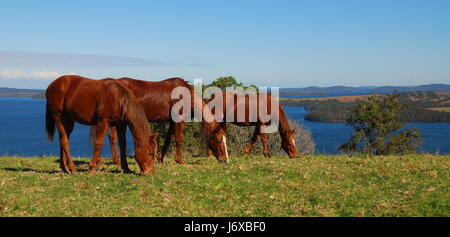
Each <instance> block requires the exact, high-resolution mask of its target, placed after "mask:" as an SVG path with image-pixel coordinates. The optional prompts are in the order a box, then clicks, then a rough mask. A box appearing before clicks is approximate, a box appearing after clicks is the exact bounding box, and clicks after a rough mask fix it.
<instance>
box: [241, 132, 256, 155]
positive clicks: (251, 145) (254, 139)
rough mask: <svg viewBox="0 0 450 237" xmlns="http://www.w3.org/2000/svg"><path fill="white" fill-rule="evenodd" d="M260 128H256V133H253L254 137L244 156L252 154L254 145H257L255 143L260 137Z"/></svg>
mask: <svg viewBox="0 0 450 237" xmlns="http://www.w3.org/2000/svg"><path fill="white" fill-rule="evenodd" d="M259 134H260V133H259V127H256V129H255V131H254V132H253V135H252V137H251V138H250V142H249V143H248V144H247V146H246V147H245V150H244V156H245V155H248V153H250V151H251V150H252V148H253V145H254V144H255V142H256V141H257V140H258V136H259Z"/></svg>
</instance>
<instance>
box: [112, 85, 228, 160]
mask: <svg viewBox="0 0 450 237" xmlns="http://www.w3.org/2000/svg"><path fill="white" fill-rule="evenodd" d="M117 81H119V82H120V83H121V84H122V85H124V86H126V87H127V88H129V89H130V90H131V91H132V92H133V94H134V95H135V97H136V98H137V101H138V102H139V104H140V105H141V106H142V107H143V108H144V111H145V113H146V116H147V119H148V121H149V122H156V123H161V122H169V130H168V131H167V134H166V139H165V141H164V146H163V148H162V151H161V153H160V154H159V156H158V161H159V162H160V163H162V162H163V160H164V156H165V155H166V153H167V150H168V148H169V145H170V142H171V139H172V137H173V136H174V137H175V142H176V145H177V150H176V153H175V161H176V162H177V163H178V164H184V161H183V160H182V142H183V128H184V121H181V122H175V121H174V120H173V119H172V117H171V111H172V108H173V106H174V104H176V103H177V102H178V101H179V99H172V98H171V95H172V92H173V90H174V89H175V88H178V87H181V88H186V89H188V90H189V92H190V94H191V108H194V107H196V106H197V107H200V108H201V109H203V108H204V102H203V100H201V102H200V103H202V104H196V103H195V102H194V89H193V88H192V86H190V85H189V84H188V83H187V82H186V81H185V80H183V79H181V78H170V79H166V80H163V81H159V82H152V81H142V80H136V79H131V78H121V79H117ZM191 111H192V112H193V111H194V109H192V110H191ZM121 129H123V128H121ZM202 129H203V130H205V131H207V132H206V133H207V135H206V136H207V138H206V141H205V142H207V145H208V147H209V148H210V149H211V150H212V151H213V153H214V155H215V156H216V158H217V159H218V160H219V161H227V160H228V155H227V152H226V141H224V137H225V136H224V134H225V129H224V128H222V127H221V126H220V124H219V123H217V122H210V123H208V122H205V121H204V120H203V122H202ZM117 132H118V138H119V146H120V151H121V157H124V156H126V154H125V150H126V149H125V145H126V143H125V141H124V139H125V136H124V131H119V127H118V130H117ZM116 140H117V136H116V135H115V131H114V129H112V130H111V131H110V143H111V146H112V150H113V159H116V160H117V158H114V156H117V152H116V154H115V155H114V150H116V149H115V143H116V142H115V141H116ZM121 160H123V159H121Z"/></svg>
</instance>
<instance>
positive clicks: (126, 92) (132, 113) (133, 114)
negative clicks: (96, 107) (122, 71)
mask: <svg viewBox="0 0 450 237" xmlns="http://www.w3.org/2000/svg"><path fill="white" fill-rule="evenodd" d="M107 85H108V86H109V88H110V91H111V93H112V95H113V98H116V103H117V104H118V106H119V107H120V110H121V113H122V114H121V117H123V119H124V120H125V121H126V122H127V124H128V126H129V127H130V131H131V133H132V135H133V140H134V144H135V147H136V148H141V147H143V148H146V147H147V145H148V136H149V135H150V127H149V124H148V121H147V117H146V115H145V112H144V110H143V109H142V108H141V107H140V105H139V104H138V102H137V100H136V98H135V97H134V94H133V92H132V91H131V90H130V89H128V88H126V87H125V86H123V85H122V84H120V83H119V82H116V81H111V82H108V84H107Z"/></svg>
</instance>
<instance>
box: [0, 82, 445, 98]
mask: <svg viewBox="0 0 450 237" xmlns="http://www.w3.org/2000/svg"><path fill="white" fill-rule="evenodd" d="M394 91H397V92H414V91H421V92H423V91H431V92H450V85H449V84H428V85H420V86H379V87H377V86H360V87H351V86H330V87H317V86H309V87H304V88H280V96H281V97H302V96H305V97H316V96H317V97H323V96H343V95H346V96H349V95H366V94H376V93H381V94H383V93H392V92H394ZM0 97H31V98H35V99H44V98H45V90H44V89H41V90H39V89H16V88H7V87H0Z"/></svg>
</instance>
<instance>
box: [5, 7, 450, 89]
mask: <svg viewBox="0 0 450 237" xmlns="http://www.w3.org/2000/svg"><path fill="white" fill-rule="evenodd" d="M449 13H450V1H446V0H442V1H433V0H432V1H425V0H422V1H414V0H408V1H406V0H390V1H381V0H377V1H356V0H355V1H347V0H335V1H332V0H329V1H326V0H314V1H301V0H295V1H261V0H260V1H251V0H248V1H231V0H228V1H181V0H178V1H111V0H109V1H71V2H69V1H9V2H7V3H6V2H2V3H0V30H1V31H0V32H1V34H0V87H4V86H7V87H20V88H45V87H46V86H47V85H48V83H49V82H50V81H51V80H52V79H55V77H57V76H59V75H62V74H69V73H75V74H80V75H83V76H86V77H92V78H104V77H122V76H127V77H134V78H139V79H146V80H163V79H165V78H169V77H184V78H185V79H187V80H191V81H192V80H193V79H195V78H201V79H203V80H204V81H205V82H210V81H212V80H213V79H215V78H217V77H220V76H227V75H231V76H234V77H236V78H237V79H238V80H240V81H243V82H245V83H254V84H257V85H259V86H279V87H306V86H332V85H348V86H365V85H419V84H429V83H450V14H449Z"/></svg>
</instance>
